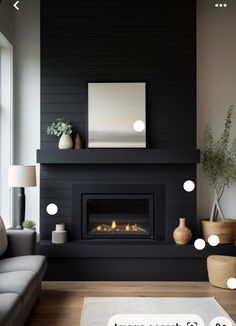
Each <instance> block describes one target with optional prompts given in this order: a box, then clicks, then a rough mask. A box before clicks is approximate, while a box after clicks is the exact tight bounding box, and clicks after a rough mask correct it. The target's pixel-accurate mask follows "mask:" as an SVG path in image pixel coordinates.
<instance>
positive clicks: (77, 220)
mask: <svg viewBox="0 0 236 326" xmlns="http://www.w3.org/2000/svg"><path fill="white" fill-rule="evenodd" d="M72 202H73V206H72V236H73V239H77V240H81V241H84V240H86V241H93V240H96V239H99V240H103V241H106V240H113V241H117V242H121V241H122V242H123V241H127V240H132V239H134V240H140V241H145V240H147V241H152V240H153V241H156V240H164V239H165V186H164V185H145V184H142V185H137V184H136V185H132V184H100V185H98V184H89V185H88V184H87V185H83V184H76V185H73V186H72Z"/></svg>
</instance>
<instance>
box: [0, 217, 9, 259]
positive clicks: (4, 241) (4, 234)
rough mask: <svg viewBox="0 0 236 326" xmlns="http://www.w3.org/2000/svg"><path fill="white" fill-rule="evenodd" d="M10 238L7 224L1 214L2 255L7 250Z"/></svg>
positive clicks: (0, 239)
mask: <svg viewBox="0 0 236 326" xmlns="http://www.w3.org/2000/svg"><path fill="white" fill-rule="evenodd" d="M7 245H8V240H7V232H6V229H5V225H4V223H3V220H2V218H1V216H0V256H1V255H2V254H4V252H5V251H6V250H7Z"/></svg>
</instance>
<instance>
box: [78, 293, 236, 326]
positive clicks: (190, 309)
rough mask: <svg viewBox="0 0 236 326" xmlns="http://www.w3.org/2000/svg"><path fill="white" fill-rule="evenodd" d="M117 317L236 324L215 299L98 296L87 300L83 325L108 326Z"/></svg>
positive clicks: (82, 317) (84, 307) (83, 314)
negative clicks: (225, 320)
mask: <svg viewBox="0 0 236 326" xmlns="http://www.w3.org/2000/svg"><path fill="white" fill-rule="evenodd" d="M116 314H195V315H198V316H200V317H201V318H202V320H203V321H204V323H205V325H206V326H208V325H209V323H210V321H211V320H212V319H213V318H215V317H218V316H224V317H227V318H229V319H230V320H231V321H232V319H231V318H230V317H229V315H228V314H227V313H226V312H225V310H224V309H223V308H222V307H221V306H220V304H219V303H218V302H217V301H216V300H215V299H214V298H166V297H163V298H147V297H133V298H127V297H122V298H121V297H116V298H114V297H106V298H103V297H94V298H85V299H84V306H83V311H82V314H81V322H80V326H107V323H108V320H109V319H110V318H111V317H112V316H113V315H116ZM232 322H233V321H232ZM233 324H234V322H233Z"/></svg>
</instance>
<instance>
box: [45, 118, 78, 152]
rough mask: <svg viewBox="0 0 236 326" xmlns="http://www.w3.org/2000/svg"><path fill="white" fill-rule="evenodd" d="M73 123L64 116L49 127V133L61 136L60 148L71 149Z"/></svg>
mask: <svg viewBox="0 0 236 326" xmlns="http://www.w3.org/2000/svg"><path fill="white" fill-rule="evenodd" d="M72 128H73V126H72V124H71V123H70V121H66V120H65V119H64V118H59V119H56V120H55V121H54V122H53V123H52V124H51V125H50V126H48V127H47V130H46V132H47V134H48V135H54V136H57V137H60V140H59V143H58V147H59V149H70V148H72V147H73V140H72V138H71V134H72Z"/></svg>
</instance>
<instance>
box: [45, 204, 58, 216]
mask: <svg viewBox="0 0 236 326" xmlns="http://www.w3.org/2000/svg"><path fill="white" fill-rule="evenodd" d="M46 211H47V213H48V214H49V215H56V214H57V212H58V207H57V205H56V204H53V203H51V204H49V205H48V206H47V208H46Z"/></svg>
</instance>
